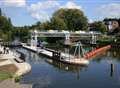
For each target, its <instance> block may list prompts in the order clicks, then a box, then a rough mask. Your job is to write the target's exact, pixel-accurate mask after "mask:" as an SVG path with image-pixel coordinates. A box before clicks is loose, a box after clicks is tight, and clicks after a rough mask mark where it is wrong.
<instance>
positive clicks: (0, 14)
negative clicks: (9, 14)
mask: <svg viewBox="0 0 120 88" xmlns="http://www.w3.org/2000/svg"><path fill="white" fill-rule="evenodd" d="M0 16H2V10H1V8H0Z"/></svg>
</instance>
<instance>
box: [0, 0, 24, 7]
mask: <svg viewBox="0 0 120 88" xmlns="http://www.w3.org/2000/svg"><path fill="white" fill-rule="evenodd" d="M0 4H1V5H3V6H12V7H24V6H26V0H4V1H1V2H0Z"/></svg>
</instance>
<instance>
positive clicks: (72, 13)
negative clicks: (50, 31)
mask: <svg viewBox="0 0 120 88" xmlns="http://www.w3.org/2000/svg"><path fill="white" fill-rule="evenodd" d="M54 19H55V21H56V25H58V24H59V25H64V27H65V28H62V29H64V30H66V28H67V30H72V31H76V30H86V29H87V25H88V22H87V21H88V20H87V17H86V16H85V15H84V13H83V12H82V11H81V10H79V9H59V10H58V11H56V12H55V13H54V14H53V17H52V18H51V20H54ZM57 20H58V21H57ZM53 22H54V21H53ZM51 23H52V21H51ZM54 25H55V23H54ZM54 25H53V26H54ZM56 25H55V26H56ZM59 25H58V28H59Z"/></svg>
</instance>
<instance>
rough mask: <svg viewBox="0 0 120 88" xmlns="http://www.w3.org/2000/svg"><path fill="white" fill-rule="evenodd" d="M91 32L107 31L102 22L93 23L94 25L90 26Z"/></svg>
mask: <svg viewBox="0 0 120 88" xmlns="http://www.w3.org/2000/svg"><path fill="white" fill-rule="evenodd" d="M91 30H92V31H98V32H102V33H104V32H106V31H107V27H106V25H105V24H104V23H103V22H101V21H95V22H94V23H92V24H91Z"/></svg>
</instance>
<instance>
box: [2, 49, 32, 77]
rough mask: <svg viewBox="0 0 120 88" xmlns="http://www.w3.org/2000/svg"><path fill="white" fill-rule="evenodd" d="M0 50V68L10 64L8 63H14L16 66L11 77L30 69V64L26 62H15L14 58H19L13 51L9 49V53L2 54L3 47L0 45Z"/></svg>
mask: <svg viewBox="0 0 120 88" xmlns="http://www.w3.org/2000/svg"><path fill="white" fill-rule="evenodd" d="M0 51H1V52H2V53H1V54H0V60H1V61H2V62H0V68H1V67H2V68H3V67H5V66H6V65H10V64H12V65H14V66H15V67H16V68H17V70H16V71H15V74H14V76H13V77H18V76H22V75H24V74H26V73H28V72H29V71H30V70H31V66H30V64H28V63H26V62H17V61H16V59H20V58H19V56H18V55H16V53H15V52H13V51H11V50H9V53H5V54H4V53H3V52H4V50H3V47H0ZM8 68H9V67H8ZM11 71H12V70H11Z"/></svg>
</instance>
